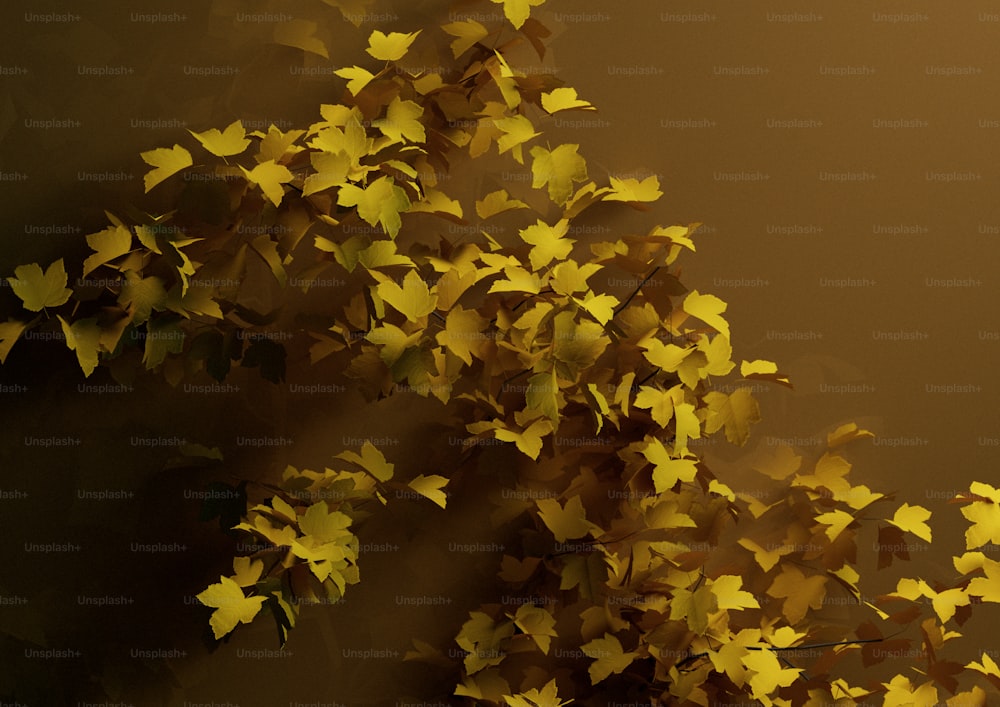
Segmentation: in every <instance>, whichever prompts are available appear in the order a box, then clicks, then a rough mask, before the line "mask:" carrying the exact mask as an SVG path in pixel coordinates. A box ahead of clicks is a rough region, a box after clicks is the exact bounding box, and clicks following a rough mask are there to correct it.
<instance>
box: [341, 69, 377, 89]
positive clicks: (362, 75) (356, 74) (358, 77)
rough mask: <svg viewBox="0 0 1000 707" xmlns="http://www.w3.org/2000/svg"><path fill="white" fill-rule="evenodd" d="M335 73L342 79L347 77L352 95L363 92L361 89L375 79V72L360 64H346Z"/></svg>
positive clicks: (348, 87)
mask: <svg viewBox="0 0 1000 707" xmlns="http://www.w3.org/2000/svg"><path fill="white" fill-rule="evenodd" d="M333 73H334V74H336V75H337V76H339V77H340V78H342V79H347V90H348V91H350V92H351V95H352V96H356V95H358V94H359V93H361V90H362V89H363V88H364V87H365V86H367V85H368V84H369V83H371V82H372V81H373V80H374V79H375V74H373V73H372V72H370V71H369V70H368V69H364V68H362V67H360V66H346V67H344V68H343V69H337V70H336V71H334V72H333Z"/></svg>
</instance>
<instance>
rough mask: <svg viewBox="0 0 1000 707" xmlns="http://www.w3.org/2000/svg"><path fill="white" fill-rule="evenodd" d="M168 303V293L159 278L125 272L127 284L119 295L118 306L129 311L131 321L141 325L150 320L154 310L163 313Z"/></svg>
mask: <svg viewBox="0 0 1000 707" xmlns="http://www.w3.org/2000/svg"><path fill="white" fill-rule="evenodd" d="M166 303H167V291H166V290H165V289H164V287H163V281H162V280H160V278H158V277H147V278H143V277H142V276H141V275H139V274H137V273H135V272H133V271H131V270H126V271H125V284H123V285H122V290H121V294H119V295H118V304H120V305H121V306H122V307H124V308H126V309H128V311H129V313H130V315H131V320H132V322H134V323H135V324H141V323H142V322H144V321H146V320H147V319H149V315H150V314H152V312H153V310H154V309H155V310H157V311H163V309H164V307H165V305H166Z"/></svg>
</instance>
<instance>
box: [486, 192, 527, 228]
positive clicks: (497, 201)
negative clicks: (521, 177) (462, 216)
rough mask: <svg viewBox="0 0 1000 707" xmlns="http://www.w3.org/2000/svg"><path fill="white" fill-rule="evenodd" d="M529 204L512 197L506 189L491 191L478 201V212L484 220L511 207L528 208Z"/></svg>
mask: <svg viewBox="0 0 1000 707" xmlns="http://www.w3.org/2000/svg"><path fill="white" fill-rule="evenodd" d="M527 208H529V207H528V205H527V204H525V203H524V202H523V201H518V200H517V199H511V198H510V194H508V193H507V190H505V189H499V190H497V191H494V192H490V193H489V194H487V195H486V196H484V197H483V198H482V199H478V200H477V201H476V214H478V215H479V218H481V219H483V220H484V221H485V220H486V219H488V218H491V217H493V216H496V215H497V214H499V213H503V212H504V211H509V210H510V209H527Z"/></svg>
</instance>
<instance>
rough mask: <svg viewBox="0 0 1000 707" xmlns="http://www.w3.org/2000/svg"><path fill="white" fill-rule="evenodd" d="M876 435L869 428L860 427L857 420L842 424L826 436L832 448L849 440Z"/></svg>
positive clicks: (827, 443)
mask: <svg viewBox="0 0 1000 707" xmlns="http://www.w3.org/2000/svg"><path fill="white" fill-rule="evenodd" d="M874 436H875V435H874V434H872V433H871V432H869V431H868V430H863V429H861V428H860V427H858V425H857V423H856V422H848V423H846V424H843V425H841V426H840V427H838V428H837V429H835V430H834V431H833V432H831V433H830V434H828V435H827V436H826V445H827V446H828V447H830V448H831V449H832V448H833V447H839V446H840V445H842V444H846V443H847V442H850V441H852V440H855V439H861V438H862V437H874Z"/></svg>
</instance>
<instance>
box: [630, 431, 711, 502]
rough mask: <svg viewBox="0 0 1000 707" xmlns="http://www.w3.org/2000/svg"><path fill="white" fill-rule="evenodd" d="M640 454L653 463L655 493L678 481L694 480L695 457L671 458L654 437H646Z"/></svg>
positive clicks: (695, 469) (670, 487)
mask: <svg viewBox="0 0 1000 707" xmlns="http://www.w3.org/2000/svg"><path fill="white" fill-rule="evenodd" d="M642 455H643V456H644V457H646V460H647V461H648V462H649V463H650V464H652V465H653V485H654V486H655V488H656V493H665V492H666V491H668V490H669V489H672V488H673V487H674V486H675V485H676V484H677V482H678V481H683V482H687V483H689V482H691V481H694V479H695V475H696V474H697V473H698V467H697V460H696V459H683V458H673V459H672V458H671V457H670V453H669V452H668V451H667V449H666V447H664V446H663V442H661V441H660V440H659V439H657V438H656V437H647V444H646V447H645V449H643V450H642Z"/></svg>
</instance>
